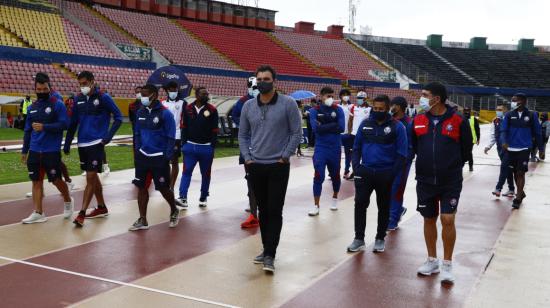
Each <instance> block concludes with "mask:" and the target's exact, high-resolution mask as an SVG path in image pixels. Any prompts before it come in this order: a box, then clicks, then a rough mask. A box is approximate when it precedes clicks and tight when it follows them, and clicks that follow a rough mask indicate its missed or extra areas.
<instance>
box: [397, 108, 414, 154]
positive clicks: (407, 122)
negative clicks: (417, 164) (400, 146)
mask: <svg viewBox="0 0 550 308" xmlns="http://www.w3.org/2000/svg"><path fill="white" fill-rule="evenodd" d="M398 121H400V122H401V124H403V126H405V129H406V130H407V143H408V147H407V149H408V154H407V162H411V161H412V160H413V159H414V151H413V145H412V123H413V119H412V118H411V117H409V116H408V115H406V114H405V115H404V116H403V117H402V118H401V119H399V120H398Z"/></svg>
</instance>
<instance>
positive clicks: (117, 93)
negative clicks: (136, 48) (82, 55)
mask: <svg viewBox="0 0 550 308" xmlns="http://www.w3.org/2000/svg"><path fill="white" fill-rule="evenodd" d="M65 67H66V68H68V69H69V70H71V71H72V72H74V73H75V74H78V73H80V72H82V71H90V72H92V73H93V74H94V77H95V80H96V81H97V83H98V84H99V86H100V87H101V89H103V90H104V91H107V92H109V94H111V96H113V97H134V88H135V87H136V86H142V85H144V84H145V83H146V82H147V79H148V78H149V76H150V75H151V73H152V72H153V71H152V70H145V69H134V68H125V67H114V66H99V65H91V64H77V63H65Z"/></svg>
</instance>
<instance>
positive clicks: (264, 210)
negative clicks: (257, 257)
mask: <svg viewBox="0 0 550 308" xmlns="http://www.w3.org/2000/svg"><path fill="white" fill-rule="evenodd" d="M249 172H250V174H249V176H250V178H249V180H250V183H251V186H252V191H253V192H254V194H255V195H256V201H257V202H258V211H259V216H260V217H259V218H260V231H261V235H262V244H263V246H264V255H266V256H271V257H274V258H275V254H276V253H277V246H279V238H280V236H281V229H282V227H283V206H284V204H285V196H286V189H287V186H288V177H289V174H290V165H289V164H279V163H275V164H251V165H249Z"/></svg>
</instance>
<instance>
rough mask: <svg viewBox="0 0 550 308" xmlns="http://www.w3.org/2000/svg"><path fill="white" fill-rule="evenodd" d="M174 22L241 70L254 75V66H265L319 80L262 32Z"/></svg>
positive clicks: (294, 57) (316, 74) (207, 24)
mask: <svg viewBox="0 0 550 308" xmlns="http://www.w3.org/2000/svg"><path fill="white" fill-rule="evenodd" d="M178 22H179V23H180V24H181V25H182V26H184V27H185V28H186V29H187V30H189V31H191V32H193V33H194V34H195V35H197V36H198V37H200V38H201V39H202V40H204V41H205V42H207V43H208V44H210V45H211V46H213V47H214V48H216V49H217V50H219V51H221V52H222V53H224V54H225V55H226V56H228V57H229V58H231V59H232V60H233V61H235V62H236V63H238V64H239V65H240V66H242V67H243V68H244V69H245V70H248V71H254V70H255V69H256V67H258V65H260V64H265V63H266V62H269V64H271V65H273V66H275V67H277V71H278V72H279V73H281V74H290V75H307V76H319V74H318V73H317V72H316V71H315V70H314V69H313V68H311V67H310V66H308V65H307V64H305V63H304V62H302V61H301V60H300V59H298V58H297V57H296V56H294V55H293V54H291V53H290V52H289V51H288V50H286V49H284V48H283V47H281V46H280V45H278V44H277V43H275V42H274V41H273V40H272V39H271V38H270V37H269V35H268V34H267V33H266V32H264V31H258V30H252V29H244V28H235V27H227V26H220V25H214V24H209V23H201V22H192V21H186V20H180V21H178Z"/></svg>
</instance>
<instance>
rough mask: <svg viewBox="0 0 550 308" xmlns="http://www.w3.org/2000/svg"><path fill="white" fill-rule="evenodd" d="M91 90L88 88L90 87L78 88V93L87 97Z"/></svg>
mask: <svg viewBox="0 0 550 308" xmlns="http://www.w3.org/2000/svg"><path fill="white" fill-rule="evenodd" d="M91 90H92V88H90V87H80V92H81V93H82V95H84V96H88V94H90V91H91Z"/></svg>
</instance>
